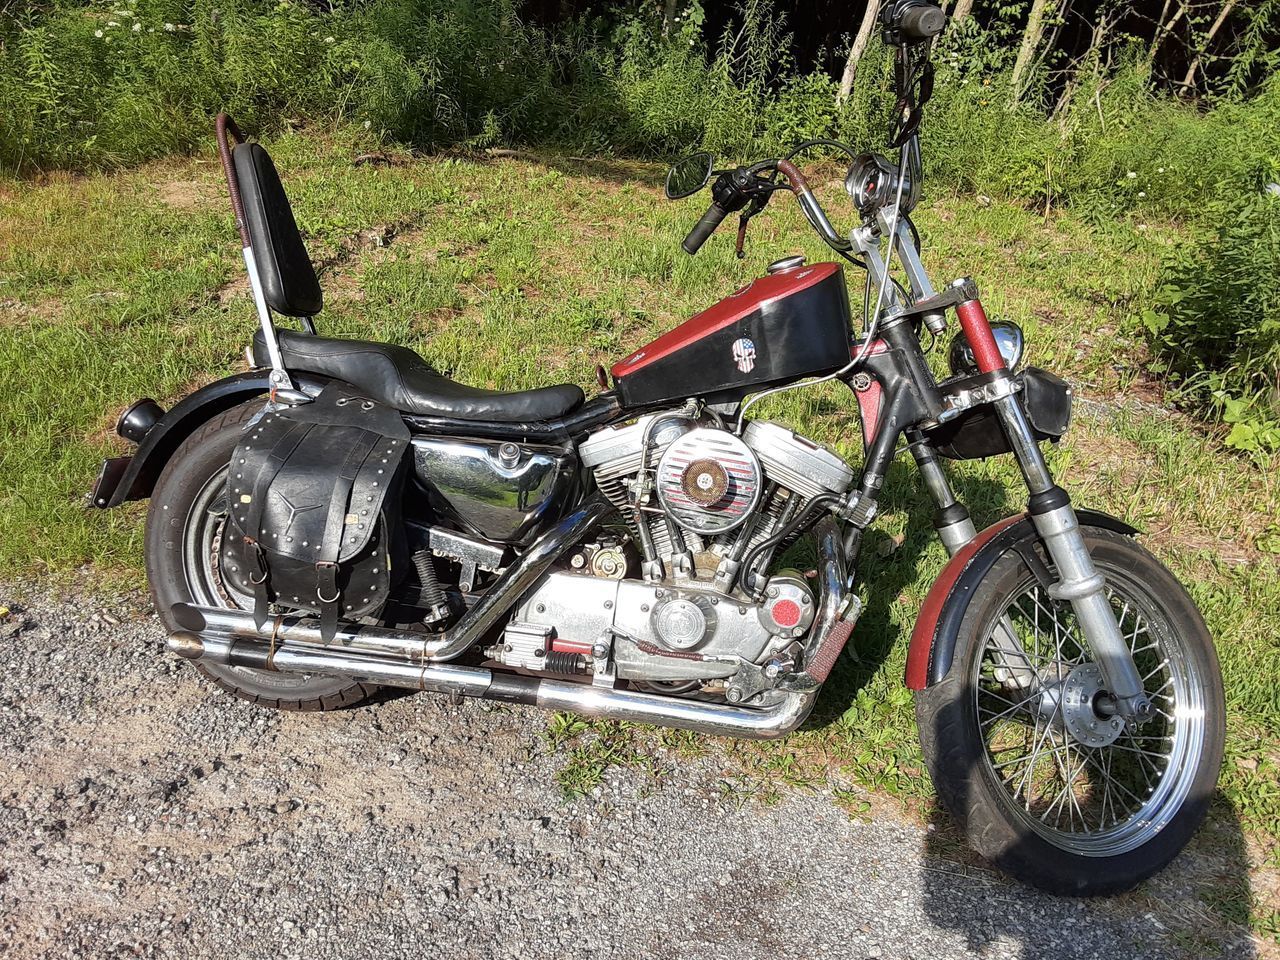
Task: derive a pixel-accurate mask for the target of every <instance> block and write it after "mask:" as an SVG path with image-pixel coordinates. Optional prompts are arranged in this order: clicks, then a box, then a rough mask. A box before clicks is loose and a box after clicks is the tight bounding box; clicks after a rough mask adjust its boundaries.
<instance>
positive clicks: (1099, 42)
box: [1053, 0, 1234, 123]
mask: <svg viewBox="0 0 1280 960" xmlns="http://www.w3.org/2000/svg"><path fill="white" fill-rule="evenodd" d="M1232 2H1234V0H1232ZM1108 17H1109V12H1108V11H1107V10H1105V9H1104V10H1103V11H1102V15H1101V16H1100V17H1099V19H1098V25H1097V26H1096V27H1094V28H1093V35H1092V36H1091V37H1090V39H1089V49H1088V50H1086V51H1085V52H1084V55H1083V56H1082V57H1081V58H1080V59H1079V61H1078V62H1077V65H1076V69H1075V71H1074V72H1073V73H1072V74H1071V79H1069V80H1068V81H1067V82H1066V84H1065V85H1064V86H1063V88H1062V96H1061V97H1059V98H1058V105H1057V106H1055V107H1054V108H1053V116H1054V117H1062V119H1063V121H1064V123H1065V120H1066V113H1067V110H1068V108H1069V107H1070V106H1071V99H1072V97H1074V96H1075V94H1076V91H1077V90H1078V89H1080V80H1081V78H1082V77H1083V76H1084V72H1085V71H1086V70H1089V69H1092V70H1094V72H1095V73H1096V72H1097V70H1098V67H1099V61H1100V60H1101V57H1102V47H1103V44H1105V43H1106V41H1107V34H1108V33H1109V32H1110V30H1111V21H1110V20H1109V18H1108Z"/></svg>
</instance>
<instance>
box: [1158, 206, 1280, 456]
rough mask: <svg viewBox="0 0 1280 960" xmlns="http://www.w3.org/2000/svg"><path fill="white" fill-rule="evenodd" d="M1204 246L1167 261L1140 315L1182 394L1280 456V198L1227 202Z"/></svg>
mask: <svg viewBox="0 0 1280 960" xmlns="http://www.w3.org/2000/svg"><path fill="white" fill-rule="evenodd" d="M1211 212H1212V213H1213V214H1214V218H1215V220H1216V222H1217V224H1218V226H1217V228H1216V230H1214V231H1213V235H1212V237H1211V238H1210V239H1209V240H1208V242H1205V243H1196V244H1191V245H1187V246H1184V247H1182V248H1180V249H1179V250H1178V251H1176V252H1175V253H1174V254H1172V255H1171V256H1170V257H1169V258H1168V259H1167V261H1166V263H1165V265H1164V271H1163V282H1162V285H1161V288H1160V290H1159V293H1158V294H1157V297H1156V305H1155V307H1154V308H1153V309H1150V310H1147V311H1146V312H1145V313H1144V314H1143V317H1142V321H1143V324H1144V325H1145V327H1146V329H1147V331H1148V333H1149V335H1150V338H1151V342H1152V345H1153V347H1154V348H1155V350H1156V351H1157V353H1158V355H1159V356H1160V358H1161V362H1162V364H1163V366H1164V368H1165V369H1166V370H1167V371H1168V372H1169V374H1170V375H1171V377H1173V378H1174V379H1175V381H1176V382H1177V383H1178V384H1179V385H1180V386H1181V389H1182V392H1183V393H1184V395H1186V396H1188V397H1189V398H1192V399H1194V400H1196V401H1198V402H1199V403H1201V404H1203V405H1205V406H1210V407H1212V408H1214V409H1215V410H1216V412H1218V413H1219V414H1220V415H1221V416H1222V417H1223V419H1224V420H1226V421H1227V422H1228V423H1230V424H1232V429H1231V432H1230V434H1229V435H1228V437H1227V442H1228V444H1230V445H1231V446H1234V447H1236V448H1238V449H1241V450H1248V451H1253V452H1259V453H1265V452H1268V451H1275V450H1280V197H1277V196H1275V195H1273V194H1271V193H1261V192H1260V193H1258V194H1256V195H1255V196H1254V197H1252V198H1251V199H1250V200H1249V201H1248V202H1246V203H1243V204H1241V203H1231V204H1226V203H1220V204H1217V205H1215V206H1214V207H1213V208H1212V211H1211Z"/></svg>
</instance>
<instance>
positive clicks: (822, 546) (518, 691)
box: [167, 507, 851, 739]
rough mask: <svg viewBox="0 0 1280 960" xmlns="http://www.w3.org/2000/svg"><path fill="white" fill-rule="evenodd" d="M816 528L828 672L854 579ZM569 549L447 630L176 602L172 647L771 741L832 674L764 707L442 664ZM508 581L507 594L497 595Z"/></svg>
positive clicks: (791, 725)
mask: <svg viewBox="0 0 1280 960" xmlns="http://www.w3.org/2000/svg"><path fill="white" fill-rule="evenodd" d="M584 511H587V508H586V507H584V508H583V510H580V511H578V512H577V513H575V515H574V517H578V518H580V519H577V520H574V517H570V518H567V519H566V521H565V522H568V521H569V520H574V526H575V527H577V528H578V529H579V530H581V528H582V526H584V525H585V526H589V525H590V524H591V523H594V522H595V521H594V520H590V521H588V520H587V519H586V518H585V517H583V516H582V515H583V513H584ZM818 534H819V538H818V547H819V553H820V556H821V562H820V564H819V580H820V584H821V587H822V596H821V599H820V601H819V606H818V617H817V620H816V622H815V623H814V627H813V630H812V631H811V632H810V634H809V638H808V640H807V641H806V645H805V651H806V652H805V660H806V663H809V662H817V663H822V664H824V665H825V670H829V669H830V664H831V663H834V661H835V658H836V656H838V655H839V653H840V648H842V647H843V645H844V642H845V640H846V639H847V638H848V634H849V632H850V629H851V626H850V624H849V622H848V621H846V620H844V619H842V617H843V610H844V608H845V597H846V594H845V589H846V587H845V575H844V558H843V554H842V552H841V549H840V538H839V536H838V534H837V532H836V530H835V526H834V524H832V523H831V522H830V521H824V522H823V523H822V524H820V525H819V528H818ZM545 540H546V538H543V540H540V541H539V542H538V544H535V546H534V548H533V549H534V550H535V551H536V550H537V549H538V547H539V546H540V545H543V544H544V542H545ZM561 552H563V547H561V548H560V549H558V550H555V551H553V550H552V549H551V548H550V547H549V546H548V547H547V549H545V550H543V551H541V552H540V560H539V561H538V563H539V565H540V569H538V572H537V574H536V575H535V574H528V575H527V576H526V575H524V574H522V575H519V576H517V577H510V574H511V570H514V569H515V567H516V566H519V564H517V565H513V567H512V568H511V569H510V570H508V574H507V575H505V576H504V578H503V579H500V580H499V582H498V583H497V584H495V585H494V587H493V588H492V590H491V591H490V594H486V597H485V599H484V600H481V601H480V603H477V604H476V606H475V607H473V608H472V609H471V610H470V611H469V612H468V614H467V615H466V616H464V617H463V618H462V620H461V621H459V623H458V624H457V625H456V626H455V627H454V628H453V630H450V631H449V632H448V633H446V634H444V635H443V636H441V635H439V634H433V635H431V636H430V637H424V636H422V635H420V634H414V633H409V632H406V631H398V630H391V629H387V628H384V627H364V626H361V627H356V628H353V629H340V630H339V632H338V634H337V636H336V637H335V638H334V639H333V641H332V642H330V643H328V644H326V643H324V641H323V640H322V639H321V637H320V628H319V626H318V625H317V624H316V623H315V621H314V620H310V621H308V620H306V619H302V618H298V617H278V618H276V619H275V620H274V621H272V622H269V623H267V624H265V625H264V626H263V628H262V629H261V630H259V629H258V627H257V625H256V624H255V623H254V619H253V614H251V613H249V612H247V611H242V610H231V609H225V608H221V607H197V606H193V605H191V604H176V605H175V606H174V607H173V613H174V616H175V617H176V618H177V619H178V622H179V624H180V625H181V626H182V627H184V628H185V629H182V630H178V631H175V632H174V633H173V634H172V635H171V636H170V637H169V640H168V643H167V646H168V649H169V650H170V651H171V652H172V653H175V654H177V655H178V656H181V657H185V658H186V659H188V660H195V661H205V662H209V663H220V664H230V665H233V666H242V667H253V668H255V669H259V670H277V671H281V672H288V673H308V674H313V675H317V676H331V677H343V678H347V679H351V680H362V681H367V682H369V683H376V684H382V685H385V686H392V687H404V688H407V689H410V690H428V691H433V692H436V693H447V694H452V695H460V696H466V697H480V698H483V699H486V700H497V701H502V702H505V703H520V704H530V705H533V706H538V707H543V708H544V709H547V710H569V711H572V712H574V713H579V714H582V715H584V716H588V717H598V718H601V719H609V720H626V721H631V722H635V723H651V724H657V725H660V726H668V727H677V728H680V729H683V730H694V731H697V732H699V733H707V734H712V735H715V736H726V737H742V738H749V739H773V738H776V737H780V736H783V735H784V734H787V733H790V732H791V731H792V730H794V729H796V728H797V727H798V726H800V724H801V723H803V722H804V720H805V718H806V717H808V715H809V711H810V710H812V709H813V704H814V701H815V700H816V699H817V694H818V690H819V689H820V687H821V685H822V681H823V680H825V679H826V672H825V670H823V671H822V672H821V674H820V675H815V674H813V673H810V674H809V675H807V676H806V675H801V680H802V681H803V682H800V683H797V684H795V685H792V686H790V687H784V688H780V689H778V690H775V691H772V696H773V697H774V698H775V699H774V700H773V702H771V703H769V704H768V705H766V706H760V707H750V706H738V705H734V704H724V703H708V702H706V701H701V700H684V699H680V698H677V697H669V696H662V695H660V694H652V693H640V692H637V691H632V690H619V689H615V688H612V687H605V686H597V685H595V684H592V683H590V682H581V683H574V682H571V681H567V680H550V679H542V678H539V677H528V676H522V675H518V674H511V673H505V672H495V671H492V670H489V669H486V668H484V667H468V666H459V665H456V664H446V663H439V662H435V661H437V660H439V659H441V658H442V651H446V652H448V654H449V656H456V655H457V653H460V652H461V650H462V649H466V647H467V646H470V645H471V644H473V643H474V642H476V641H477V640H479V639H480V637H481V636H482V635H483V634H484V633H485V632H486V631H487V630H488V629H489V628H490V627H491V626H493V624H494V623H496V621H497V618H498V617H499V616H500V615H501V614H503V613H505V612H506V611H507V610H508V609H509V608H510V607H511V605H512V604H513V603H514V602H515V600H516V599H518V597H519V596H520V594H522V593H523V592H524V591H525V590H526V589H528V587H529V586H532V584H533V581H534V580H536V578H537V577H538V576H541V575H542V573H543V572H545V569H546V567H547V566H549V565H550V563H551V561H552V560H554V558H555V556H558V555H559V554H560V553H561ZM517 582H518V583H520V584H521V586H520V587H519V591H518V592H516V591H515V587H514V586H511V584H513V583H517ZM504 587H505V588H506V589H505V590H504V593H505V596H504V597H501V598H498V597H493V596H492V594H493V593H495V592H497V591H499V590H500V589H502V588H504ZM485 600H488V601H489V603H488V604H487V609H486V611H485V612H484V613H483V615H482V616H477V611H478V608H480V607H481V605H482V604H485ZM495 610H496V611H497V612H496V613H495V612H494V611H495ZM462 637H466V638H467V642H466V645H465V646H463V647H462V648H460V649H459V650H456V651H454V650H453V649H452V646H453V645H454V644H457V643H459V642H460V638H462ZM808 669H810V670H812V668H808ZM768 695H769V694H766V696H768Z"/></svg>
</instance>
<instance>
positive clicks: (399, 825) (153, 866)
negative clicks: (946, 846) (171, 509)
mask: <svg viewBox="0 0 1280 960" xmlns="http://www.w3.org/2000/svg"><path fill="white" fill-rule="evenodd" d="M0 599H3V593H2V592H0ZM145 611H146V605H145V603H144V601H142V600H140V599H137V600H133V601H127V602H124V603H120V602H115V603H112V604H111V605H109V606H104V604H103V603H102V602H100V601H95V600H94V599H92V598H91V597H88V596H82V597H80V598H78V599H75V600H71V601H67V600H60V601H55V600H53V599H50V597H49V595H48V594H42V593H39V592H37V593H36V594H35V598H34V599H31V598H30V597H29V598H28V601H27V603H26V604H25V605H23V606H18V605H17V604H14V613H12V614H10V615H9V616H8V617H5V618H3V619H0V667H2V670H0V956H3V957H6V958H12V960H18V958H28V957H42V958H45V957H47V958H58V957H75V958H92V960H98V958H107V957H118V956H119V957H182V958H196V957H218V958H246V957H265V956H270V957H273V958H282V960H285V958H294V957H298V958H306V960H319V958H328V957H343V958H345V957H352V958H355V957H360V958H384V957H385V958H393V957H414V958H419V957H422V956H435V955H446V954H447V955H448V956H450V957H458V958H471V957H475V958H506V957H520V958H539V957H565V956H570V955H572V956H575V957H628V958H630V957H654V956H660V957H662V958H663V960H678V958H691V960H710V958H720V957H725V958H730V957H731V958H734V960H749V958H757V957H759V958H769V960H774V958H782V957H805V958H811V957H840V958H860V957H910V958H926V957H927V958H951V957H970V956H980V957H1001V958H1003V957H1017V958H1032V957H1036V958H1043V957H1064V958H1065V957H1095V956H1096V957H1106V958H1108V960H1114V958H1117V957H1125V958H1129V957H1131V958H1158V957H1170V956H1178V955H1180V953H1181V952H1185V951H1186V950H1187V949H1191V950H1192V952H1194V953H1196V954H1197V955H1206V952H1208V953H1212V954H1213V955H1221V956H1232V957H1245V956H1253V955H1254V954H1255V951H1256V950H1257V949H1258V947H1257V945H1256V944H1255V943H1251V942H1250V941H1249V940H1247V939H1244V938H1236V939H1234V940H1233V939H1224V938H1221V937H1218V936H1217V935H1215V936H1214V937H1213V938H1211V939H1209V940H1208V941H1207V944H1208V945H1207V944H1206V939H1205V937H1204V935H1203V930H1201V931H1200V936H1199V937H1198V938H1196V939H1192V938H1191V937H1189V936H1188V933H1187V929H1188V918H1190V923H1191V925H1192V926H1194V925H1195V922H1196V918H1198V917H1200V916H1203V908H1202V907H1200V906H1198V905H1199V904H1200V901H1199V899H1197V896H1198V891H1200V888H1201V887H1203V886H1204V884H1206V883H1217V884H1221V883H1222V882H1223V878H1222V876H1221V867H1220V865H1219V866H1218V867H1217V868H1215V867H1214V865H1213V864H1209V865H1208V866H1205V865H1204V864H1199V863H1185V862H1184V861H1187V860H1195V859H1196V858H1194V857H1192V858H1188V857H1184V858H1183V859H1182V860H1180V861H1179V863H1178V864H1176V865H1175V866H1174V867H1173V868H1172V869H1171V870H1170V871H1168V872H1167V874H1166V875H1165V877H1163V878H1162V879H1161V880H1160V881H1159V883H1158V885H1157V886H1156V887H1154V888H1153V889H1152V890H1150V891H1148V892H1146V893H1144V894H1141V895H1138V896H1133V895H1131V896H1130V897H1126V898H1122V899H1121V900H1117V901H1110V902H1078V901H1070V900H1063V899H1058V898H1054V897H1049V896H1044V895H1041V894H1038V893H1035V892H1033V891H1030V890H1027V889H1025V888H1022V887H1018V886H1015V885H1012V884H1009V883H1006V882H1004V881H1002V880H1000V879H998V878H995V877H993V876H992V875H991V874H990V873H988V872H986V871H983V870H979V869H975V868H974V867H973V866H971V865H970V866H964V865H961V864H958V863H955V862H951V861H949V860H947V859H940V858H938V857H937V856H935V855H934V853H932V852H931V848H936V847H938V846H939V844H938V842H937V837H936V831H933V828H930V829H923V828H921V827H920V826H918V825H915V824H911V823H905V822H900V821H899V820H897V819H895V818H894V817H891V816H886V817H884V818H881V819H876V820H873V821H872V822H860V821H858V820H854V819H851V818H850V817H849V816H848V815H847V814H846V813H845V812H844V811H843V810H842V809H841V808H840V807H839V806H837V805H836V804H835V803H834V802H833V800H832V798H831V797H830V795H829V794H827V793H826V792H817V793H812V792H810V793H793V794H787V795H784V797H783V799H782V800H781V802H778V803H776V804H772V805H769V806H764V805H761V804H758V803H754V802H747V803H742V802H741V801H740V800H738V799H735V797H734V796H733V794H732V793H730V792H727V791H726V790H724V789H723V787H724V783H725V781H724V777H725V774H726V766H725V765H726V762H727V761H726V758H725V757H724V755H723V754H722V753H721V752H720V751H719V749H718V748H717V747H713V748H712V750H711V751H710V752H709V754H708V755H707V756H704V757H701V758H699V759H696V760H689V759H686V758H684V757H677V756H675V755H672V754H666V753H663V752H662V751H661V750H660V749H658V748H657V747H655V762H654V764H652V765H650V766H652V767H653V768H655V769H656V773H655V772H654V770H653V769H640V768H637V767H620V768H614V769H612V770H610V772H609V773H608V774H607V775H606V777H605V779H604V781H603V783H602V784H601V787H600V788H599V789H598V790H597V791H596V792H595V793H594V794H593V795H592V796H589V797H584V798H581V799H578V800H573V801H566V800H565V799H564V798H563V796H562V795H561V793H560V791H559V789H558V788H557V786H556V783H555V775H556V772H557V771H558V770H559V769H561V767H562V765H563V763H564V759H565V758H564V755H563V753H557V752H555V751H553V750H551V749H550V748H549V747H548V745H547V742H546V740H545V739H544V737H543V735H542V732H543V730H544V728H545V722H544V718H543V717H542V716H541V715H540V714H538V712H537V711H534V710H527V709H522V708H516V709H513V708H508V707H499V706H493V705H487V704H484V703H476V702H466V703H462V704H453V703H451V702H450V701H449V700H448V699H446V698H443V697H438V696H432V695H419V696H412V697H403V698H399V699H394V700H390V701H388V702H383V703H379V704H375V705H373V706H370V707H365V708H361V709H358V710H353V711H346V712H343V713H337V714H328V715H297V714H293V715H290V714H277V713H272V712H269V711H265V710H263V709H260V708H256V707H252V706H249V705H247V704H244V703H241V702H239V701H237V700H235V699H233V698H232V697H230V696H228V695H226V694H222V693H219V692H217V691H215V690H214V689H212V688H211V687H210V686H208V685H206V684H205V683H203V682H202V681H201V679H200V678H199V677H198V676H197V674H196V673H195V671H194V670H192V669H191V668H190V667H189V666H188V665H186V664H183V663H180V662H178V661H176V660H174V659H173V658H171V657H168V656H167V655H164V654H163V653H162V652H161V641H162V634H161V630H160V628H159V624H158V622H157V621H156V620H155V618H154V617H153V616H151V615H150V614H149V613H147V612H145ZM939 829H945V827H940V828H939ZM1215 869H1217V870H1218V872H1217V873H1215ZM1230 882H1239V878H1234V879H1233V880H1230ZM1244 882H1246V883H1247V881H1244ZM1200 892H1202V891H1200ZM1179 931H1180V932H1179ZM1215 943H1216V945H1213V944H1215ZM1188 944H1190V947H1188ZM1196 944H1199V945H1198V946H1196Z"/></svg>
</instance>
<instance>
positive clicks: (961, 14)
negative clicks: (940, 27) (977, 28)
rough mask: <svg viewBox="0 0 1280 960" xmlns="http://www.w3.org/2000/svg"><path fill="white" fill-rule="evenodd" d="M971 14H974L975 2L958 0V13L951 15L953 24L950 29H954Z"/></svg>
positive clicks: (949, 26)
mask: <svg viewBox="0 0 1280 960" xmlns="http://www.w3.org/2000/svg"><path fill="white" fill-rule="evenodd" d="M971 13H973V0H956V11H955V13H953V14H951V23H950V24H949V25H948V29H950V28H951V27H954V26H955V25H956V24H957V23H959V22H960V21H961V20H963V19H965V18H966V17H968V16H969V14H971Z"/></svg>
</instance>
